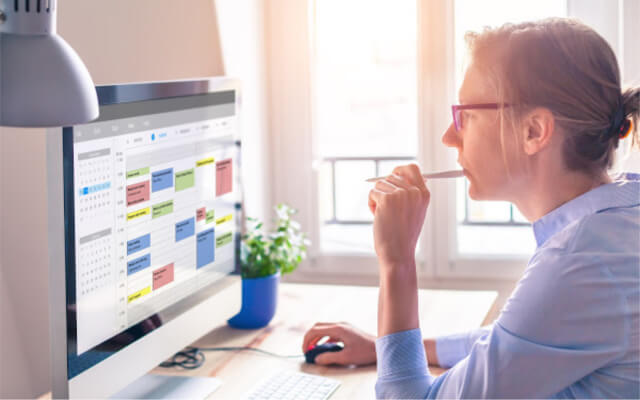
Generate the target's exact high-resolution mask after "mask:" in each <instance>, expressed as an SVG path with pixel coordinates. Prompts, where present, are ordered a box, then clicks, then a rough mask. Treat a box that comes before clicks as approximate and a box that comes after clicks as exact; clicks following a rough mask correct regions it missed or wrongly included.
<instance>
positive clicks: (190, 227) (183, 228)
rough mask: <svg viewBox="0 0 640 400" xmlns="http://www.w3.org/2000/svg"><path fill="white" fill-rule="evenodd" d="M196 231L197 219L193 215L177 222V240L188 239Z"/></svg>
mask: <svg viewBox="0 0 640 400" xmlns="http://www.w3.org/2000/svg"><path fill="white" fill-rule="evenodd" d="M195 232H196V219H195V218H194V217H191V218H189V219H185V220H184V221H180V222H178V223H177V224H176V242H179V241H181V240H182V239H186V238H188V237H190V236H193V234H194V233H195Z"/></svg>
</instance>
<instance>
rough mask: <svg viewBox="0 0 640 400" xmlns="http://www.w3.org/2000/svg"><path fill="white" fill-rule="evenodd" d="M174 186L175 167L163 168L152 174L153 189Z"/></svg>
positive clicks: (153, 190) (155, 190)
mask: <svg viewBox="0 0 640 400" xmlns="http://www.w3.org/2000/svg"><path fill="white" fill-rule="evenodd" d="M170 187H173V168H167V169H162V170H160V171H156V172H153V173H152V174H151V191H152V192H157V191H158V190H162V189H166V188H170Z"/></svg>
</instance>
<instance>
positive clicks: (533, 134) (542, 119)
mask: <svg viewBox="0 0 640 400" xmlns="http://www.w3.org/2000/svg"><path fill="white" fill-rule="evenodd" d="M522 126H523V130H524V131H523V134H524V142H523V143H524V151H525V153H526V154H528V155H530V156H531V155H534V154H536V153H538V152H540V151H541V150H543V149H544V148H545V147H547V146H548V145H549V143H550V142H551V139H552V137H553V134H554V131H555V118H554V117H553V113H552V112H551V111H550V110H549V109H547V108H543V107H537V108H534V109H533V110H531V111H530V112H529V113H528V114H527V115H526V117H525V118H524V121H523V124H522Z"/></svg>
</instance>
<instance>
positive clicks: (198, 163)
mask: <svg viewBox="0 0 640 400" xmlns="http://www.w3.org/2000/svg"><path fill="white" fill-rule="evenodd" d="M215 161H216V160H215V159H214V158H213V157H209V158H203V159H202V160H198V161H196V167H202V166H205V165H210V164H213V163H214V162H215Z"/></svg>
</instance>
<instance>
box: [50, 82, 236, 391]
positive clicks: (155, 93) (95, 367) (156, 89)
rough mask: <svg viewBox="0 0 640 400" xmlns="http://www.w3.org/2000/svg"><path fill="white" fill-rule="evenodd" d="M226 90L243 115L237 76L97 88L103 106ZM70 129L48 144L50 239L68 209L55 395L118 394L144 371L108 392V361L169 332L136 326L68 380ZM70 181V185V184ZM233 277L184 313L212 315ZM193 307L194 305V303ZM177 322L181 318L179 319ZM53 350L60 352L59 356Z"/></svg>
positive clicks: (55, 316) (53, 134)
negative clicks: (104, 381)
mask: <svg viewBox="0 0 640 400" xmlns="http://www.w3.org/2000/svg"><path fill="white" fill-rule="evenodd" d="M227 90H233V91H234V92H235V93H236V99H235V103H236V115H239V112H238V109H239V104H240V93H239V83H238V81H237V80H235V79H232V78H211V79H198V80H183V81H165V82H145V83H133V84H123V85H108V86H99V87H96V91H97V94H98V99H99V104H100V105H101V106H105V105H113V104H124V103H133V102H139V101H148V100H156V99H168V98H173V97H185V96H197V95H203V94H208V93H215V92H222V91H227ZM71 129H72V128H71V127H64V128H62V129H54V130H50V131H49V132H48V136H47V142H48V144H47V145H48V151H47V154H48V157H47V160H48V167H49V168H48V172H49V173H50V175H51V174H54V175H55V172H56V171H58V172H60V173H59V174H58V176H55V177H54V176H51V177H50V178H52V179H49V180H48V181H49V189H50V196H49V197H50V198H49V202H48V203H49V209H50V211H53V213H52V214H51V215H50V229H49V234H50V238H51V234H53V232H51V231H52V230H53V229H52V227H53V226H55V225H53V224H52V223H53V221H51V219H52V218H55V217H56V216H57V217H58V219H59V217H60V209H61V208H62V210H63V211H62V221H63V222H62V225H63V227H64V235H63V240H62V243H59V242H58V245H57V247H58V249H57V250H55V251H54V249H53V247H55V243H54V242H55V239H54V240H50V256H51V257H52V262H51V270H52V273H51V274H50V277H51V280H52V282H51V296H55V297H56V298H57V300H58V301H55V302H54V301H53V300H54V299H53V297H52V301H51V307H52V313H51V319H52V321H51V322H52V329H51V331H52V371H53V372H54V374H55V373H56V372H57V374H55V375H57V376H56V377H55V381H57V383H56V382H54V385H53V390H54V391H53V395H54V397H76V396H78V397H86V396H90V397H100V396H102V395H105V394H108V393H115V392H116V391H117V390H119V389H120V388H122V387H123V384H126V383H127V382H126V381H129V380H133V379H134V378H135V377H137V376H139V373H136V376H135V377H131V379H124V380H123V379H120V382H119V384H118V379H115V381H114V379H110V383H112V385H111V386H110V387H109V388H105V387H101V388H100V387H96V382H95V381H96V378H99V377H100V375H101V374H105V373H106V374H111V375H112V376H113V375H114V374H115V371H113V366H114V365H115V366H117V365H118V363H119V362H118V361H117V360H116V361H114V360H111V362H108V363H105V360H109V359H110V358H113V357H116V358H123V359H129V360H130V359H131V357H117V356H118V355H119V354H121V353H135V351H136V349H135V348H136V347H145V348H153V347H154V346H153V344H151V345H150V344H149V343H140V342H141V341H142V342H153V340H158V339H157V338H156V339H154V337H160V336H162V337H165V339H163V340H166V337H167V335H166V332H165V334H160V335H158V334H154V332H156V333H157V331H159V330H160V331H162V329H157V327H156V328H155V329H151V330H149V331H146V332H145V331H144V330H143V329H141V326H142V324H143V323H144V321H143V322H141V323H139V324H137V325H136V326H135V327H132V328H130V329H129V330H128V331H127V332H130V331H131V330H133V331H134V332H135V331H136V330H137V331H138V332H142V334H141V335H138V336H136V337H134V339H133V340H132V341H130V342H128V343H122V345H120V346H119V347H117V348H115V351H114V352H112V353H110V354H109V357H108V358H104V359H101V360H98V361H97V362H96V363H93V364H92V365H91V366H90V367H89V368H87V369H85V370H83V371H82V372H80V373H79V374H77V375H75V376H73V377H69V374H70V372H69V367H70V366H71V365H72V361H73V358H69V357H68V356H69V353H72V352H73V350H74V348H73V343H72V338H71V335H70V330H69V329H70V328H73V325H74V322H75V321H73V319H72V318H75V316H74V315H72V314H71V313H70V312H69V310H70V309H71V308H70V307H69V306H70V303H69V297H68V295H69V293H70V290H68V289H67V287H66V281H65V282H64V285H63V286H61V285H60V284H61V282H60V278H59V277H60V273H59V271H61V270H62V271H65V274H68V273H70V272H74V271H75V256H74V246H75V242H74V239H75V237H74V232H73V226H74V219H73V169H72V167H73V162H72V160H73V158H72V157H71V161H70V160H69V154H71V155H72V154H73V143H72V139H71ZM237 145H238V146H240V142H239V140H238V142H237ZM239 151H240V149H238V153H239ZM58 156H61V157H58ZM60 158H61V159H60ZM69 163H70V164H71V168H70V166H69ZM237 163H239V160H238V161H237ZM56 164H57V166H56ZM63 165H64V166H63ZM60 167H62V168H60ZM60 169H61V171H60ZM69 174H70V175H69ZM56 182H57V183H56ZM60 182H62V184H60ZM69 182H71V183H70V184H69ZM56 185H57V188H56V187H52V186H56ZM60 188H63V190H64V191H63V192H62V193H59V190H60ZM238 190H240V191H241V186H240V187H239V188H238ZM56 194H57V196H56ZM60 195H61V197H62V203H61V204H58V205H56V204H54V203H55V200H56V199H57V200H58V201H60ZM70 199H71V202H70V201H69V200H70ZM241 199H242V193H241V192H240V200H239V202H238V203H237V204H236V215H235V220H236V232H237V233H236V237H235V238H234V239H235V243H236V246H237V245H238V244H239V235H240V232H241V226H240V221H241V218H242V215H241V209H242V207H241ZM52 209H55V210H52ZM58 237H59V236H58ZM60 244H62V249H60ZM70 245H71V246H70ZM60 250H62V254H63V257H64V262H63V264H64V265H63V268H62V269H60V266H59V265H58V268H57V271H58V273H57V278H55V279H54V278H53V277H54V276H56V273H54V272H53V271H54V266H55V264H56V262H55V261H56V260H57V262H58V264H59V262H60V260H61V257H60V256H61V254H60ZM54 256H55V257H54ZM238 259H239V257H238V255H237V251H236V266H235V271H237V270H238V265H237V263H238ZM65 274H62V275H63V276H65ZM230 275H231V274H229V275H227V278H228V279H221V280H220V281H217V282H216V283H214V284H212V285H210V286H208V287H207V288H205V289H203V290H200V291H198V292H197V293H196V297H197V296H198V294H199V296H200V297H199V298H197V299H196V298H194V297H193V296H191V297H189V299H190V302H189V303H190V304H188V307H186V308H185V309H184V310H182V311H183V312H182V314H194V315H195V314H198V315H200V316H201V317H203V316H207V315H209V314H211V313H212V312H213V311H214V310H212V309H211V305H208V304H209V303H211V301H210V300H208V299H209V298H210V296H212V295H213V294H214V293H218V292H220V291H222V289H224V288H226V287H228V286H229V285H232V284H234V283H235V284H237V277H231V276H230ZM61 287H64V290H63V292H64V310H66V311H63V312H62V313H61V312H60V308H59V305H60V300H61V296H60V293H55V292H56V288H57V289H58V290H59V289H60V288H61ZM227 301H232V302H233V301H234V300H232V299H227ZM193 303H195V305H194V304H193ZM54 304H57V305H58V308H56V310H55V313H54ZM174 311H175V310H174ZM232 311H235V307H233V309H232V310H229V313H230V312H232ZM62 314H64V316H62ZM174 314H175V313H174ZM182 314H178V316H179V317H180V318H182V316H183V315H182ZM227 316H230V315H227ZM59 318H64V320H65V323H64V324H61V323H60V321H59ZM174 319H176V318H175V317H174ZM182 319H183V320H184V319H185V318H182ZM198 319H199V318H198V317H196V318H195V320H196V321H197V320H198ZM54 320H55V321H54ZM191 320H194V318H191ZM220 322H222V321H220ZM190 324H191V325H193V321H192V322H190ZM63 325H64V330H65V332H64V333H62V332H61V331H60V329H61V328H62V326H63ZM200 325H202V324H200ZM169 326H172V328H168V327H169ZM162 327H163V328H164V330H165V331H166V330H170V329H176V324H175V323H173V324H172V320H169V321H167V323H166V324H165V325H163V326H162ZM165 327H167V328H165ZM202 328H203V327H202V326H201V327H195V328H193V329H192V331H193V332H192V333H191V334H189V335H187V336H188V337H189V340H188V341H186V340H184V338H183V339H182V340H180V341H175V342H174V343H170V344H168V345H167V346H165V347H166V348H168V349H171V350H170V351H169V352H167V351H162V352H156V353H163V357H162V358H160V359H158V357H157V355H158V354H156V357H149V358H148V359H147V360H145V361H147V362H139V364H141V365H140V366H138V368H133V369H135V370H137V371H138V372H140V371H142V373H145V372H146V371H148V370H149V369H151V368H153V367H154V366H155V365H157V363H158V362H159V361H161V360H162V359H164V358H166V356H168V355H170V354H172V353H173V352H175V351H177V350H179V349H180V348H182V347H184V346H186V345H188V344H190V343H191V342H192V341H193V340H195V339H197V338H198V337H200V336H202V335H204V334H206V333H207V332H208V331H209V330H210V329H211V328H213V326H211V325H207V326H206V329H202ZM56 330H57V333H56V334H55V335H54V331H56ZM196 332H197V334H195V335H194V333H196ZM161 333H162V332H161ZM174 336H175V335H169V337H174ZM183 336H184V335H183ZM62 337H64V339H65V340H64V344H63V343H62V342H63V340H62ZM147 338H148V339H147ZM54 339H55V344H54ZM136 343H138V346H136ZM61 346H63V347H64V349H65V351H64V352H63V353H64V357H63V356H62V355H61V354H60V353H61V352H60V351H59V350H60V347H61ZM125 350H126V351H125ZM54 352H55V353H57V354H55V355H54ZM86 354H87V356H88V357H93V356H95V355H94V354H91V351H90V352H88V353H86ZM72 355H73V354H72ZM62 359H64V364H65V365H64V381H65V382H66V384H64V383H61V381H62V378H61V376H60V375H61V374H60V370H61V369H62V364H61V362H62ZM76 361H78V360H76ZM85 361H86V360H85ZM123 362H124V361H123ZM127 363H129V362H127ZM54 364H55V365H54ZM102 364H110V366H109V368H104V366H103V365H102ZM142 364H144V365H142ZM130 369H131V368H130ZM99 370H104V371H102V372H100V371H99ZM109 370H112V372H109ZM56 388H58V390H57V391H56ZM61 388H64V392H61V391H60V389H61ZM96 388H97V389H98V390H94V391H91V392H88V391H87V390H93V389H96Z"/></svg>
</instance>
